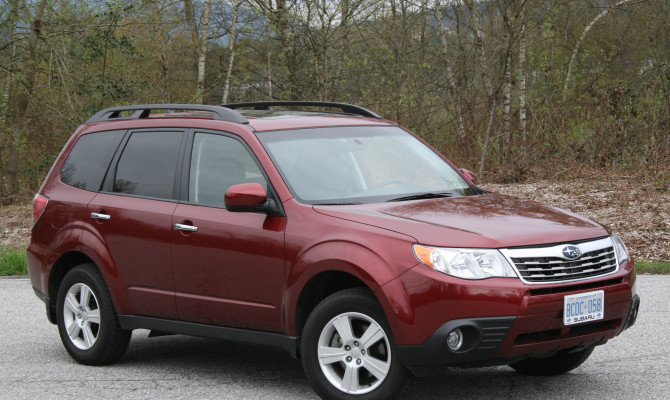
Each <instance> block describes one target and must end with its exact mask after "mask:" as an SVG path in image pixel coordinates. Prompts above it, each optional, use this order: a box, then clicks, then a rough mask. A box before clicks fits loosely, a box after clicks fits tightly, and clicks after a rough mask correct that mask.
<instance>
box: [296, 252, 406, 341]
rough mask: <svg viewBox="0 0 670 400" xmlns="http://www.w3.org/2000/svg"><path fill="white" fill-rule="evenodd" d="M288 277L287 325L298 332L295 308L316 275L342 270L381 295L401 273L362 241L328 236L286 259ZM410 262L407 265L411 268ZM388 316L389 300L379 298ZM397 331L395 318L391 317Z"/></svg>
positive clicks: (376, 294)
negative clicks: (292, 257) (382, 288)
mask: <svg viewBox="0 0 670 400" xmlns="http://www.w3.org/2000/svg"><path fill="white" fill-rule="evenodd" d="M287 263H288V264H289V266H288V276H287V283H286V291H285V294H284V307H285V308H284V316H285V324H286V325H285V326H286V329H287V333H288V334H289V335H293V336H295V335H297V331H296V309H297V307H298V300H299V298H300V294H301V293H302V291H303V289H304V288H305V286H306V285H307V283H308V282H309V281H310V280H311V279H312V278H314V277H315V276H316V275H318V274H320V273H322V272H327V271H341V272H345V273H348V274H350V275H353V276H355V277H356V278H358V279H360V280H361V281H362V282H363V283H365V285H366V286H367V287H368V288H370V290H371V291H372V292H373V293H374V294H375V296H377V297H379V296H380V295H383V293H384V292H383V291H380V290H378V289H379V288H380V287H381V286H382V285H383V284H385V283H386V282H389V281H391V280H392V279H394V278H396V277H397V276H398V275H399V271H398V270H399V268H398V267H397V266H396V267H395V268H393V267H392V266H391V265H390V264H389V263H388V262H387V261H386V260H384V259H383V258H382V257H381V256H380V255H379V254H378V253H377V252H375V251H374V250H372V249H370V248H368V247H366V246H364V245H362V244H361V243H359V242H356V241H353V240H348V239H327V240H325V241H322V242H319V243H317V244H315V245H313V246H310V247H309V248H307V249H305V250H303V251H302V252H300V254H299V255H298V256H297V258H296V259H295V260H293V261H291V260H287ZM411 266H412V265H409V266H408V267H411ZM378 301H379V302H380V304H382V306H383V308H384V311H385V312H386V313H387V316H389V317H392V314H389V311H391V310H392V309H391V308H389V307H388V304H389V302H388V301H387V300H386V299H378ZM388 319H389V323H390V324H391V328H392V329H393V330H394V331H395V330H396V329H395V318H388Z"/></svg>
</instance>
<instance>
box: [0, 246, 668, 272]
mask: <svg viewBox="0 0 670 400" xmlns="http://www.w3.org/2000/svg"><path fill="white" fill-rule="evenodd" d="M635 269H636V270H637V273H638V274H652V275H670V262H647V261H636V262H635ZM27 274H28V265H27V264H26V249H24V248H19V249H5V248H3V247H0V276H11V275H27Z"/></svg>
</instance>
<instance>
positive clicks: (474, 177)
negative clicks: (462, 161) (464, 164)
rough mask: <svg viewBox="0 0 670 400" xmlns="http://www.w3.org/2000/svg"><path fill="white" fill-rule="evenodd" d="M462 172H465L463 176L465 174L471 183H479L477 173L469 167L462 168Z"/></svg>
mask: <svg viewBox="0 0 670 400" xmlns="http://www.w3.org/2000/svg"><path fill="white" fill-rule="evenodd" d="M461 173H462V174H463V176H465V179H466V180H467V181H468V182H469V183H471V184H473V185H476V184H477V175H475V173H474V172H472V171H470V170H469V169H465V168H461Z"/></svg>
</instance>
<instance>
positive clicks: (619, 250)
mask: <svg viewBox="0 0 670 400" xmlns="http://www.w3.org/2000/svg"><path fill="white" fill-rule="evenodd" d="M612 241H613V242H614V251H616V256H617V258H618V259H619V264H621V263H622V262H624V261H627V260H630V256H629V255H628V249H627V248H626V245H625V244H623V241H622V240H621V238H620V237H619V235H617V234H616V233H612Z"/></svg>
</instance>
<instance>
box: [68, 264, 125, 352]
mask: <svg viewBox="0 0 670 400" xmlns="http://www.w3.org/2000/svg"><path fill="white" fill-rule="evenodd" d="M56 312H57V318H58V332H59V333H60V337H61V341H62V342H63V345H64V346H65V349H66V350H67V352H68V353H69V354H70V355H71V356H72V358H74V359H75V360H77V361H78V362H80V363H82V364H88V365H102V364H109V363H112V362H114V361H116V360H118V359H119V358H121V356H123V353H125V351H126V349H127V348H128V344H129V343H130V337H131V335H132V331H126V330H123V329H121V326H120V325H119V321H118V318H117V315H116V311H115V310H114V305H113V304H112V299H111V296H110V295H109V290H108V289H107V286H106V285H105V282H104V280H103V278H102V275H101V274H100V271H98V269H97V268H96V267H95V265H93V264H82V265H79V266H77V267H75V268H73V269H72V270H70V271H69V272H68V273H67V274H66V275H65V278H63V282H62V283H61V286H60V290H59V291H58V299H57V306H56Z"/></svg>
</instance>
